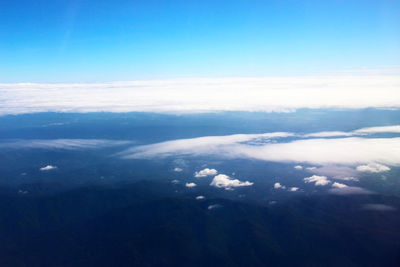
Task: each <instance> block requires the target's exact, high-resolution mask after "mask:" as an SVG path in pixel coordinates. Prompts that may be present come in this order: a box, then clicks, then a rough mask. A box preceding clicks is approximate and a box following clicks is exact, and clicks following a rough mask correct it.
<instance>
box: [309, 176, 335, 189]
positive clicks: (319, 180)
mask: <svg viewBox="0 0 400 267" xmlns="http://www.w3.org/2000/svg"><path fill="white" fill-rule="evenodd" d="M303 180H304V182H305V183H315V186H324V185H327V184H330V183H331V181H329V180H328V178H327V177H326V176H319V175H313V176H311V177H306V178H304V179H303Z"/></svg>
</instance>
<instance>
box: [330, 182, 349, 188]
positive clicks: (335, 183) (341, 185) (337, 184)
mask: <svg viewBox="0 0 400 267" xmlns="http://www.w3.org/2000/svg"><path fill="white" fill-rule="evenodd" d="M332 187H335V188H346V187H348V186H347V185H345V184H341V183H338V182H334V183H333V184H332Z"/></svg>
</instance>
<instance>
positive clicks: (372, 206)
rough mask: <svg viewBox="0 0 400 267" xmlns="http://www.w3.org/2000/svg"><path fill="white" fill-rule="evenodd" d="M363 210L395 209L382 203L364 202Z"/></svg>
mask: <svg viewBox="0 0 400 267" xmlns="http://www.w3.org/2000/svg"><path fill="white" fill-rule="evenodd" d="M363 209H365V210H376V211H395V210H397V209H396V208H395V207H393V206H389V205H384V204H366V205H364V206H363Z"/></svg>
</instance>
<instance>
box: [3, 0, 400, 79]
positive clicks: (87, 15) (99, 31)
mask: <svg viewBox="0 0 400 267" xmlns="http://www.w3.org/2000/svg"><path fill="white" fill-rule="evenodd" d="M398 14H400V2H399V1H387V0H381V1H367V0H362V1H361V0H360V1H292V0H289V1H232V0H230V1H225V0H220V1H216V0H212V1H208V0H203V1H161V0H159V1H152V0H148V1H126V0H121V1H104V0H96V1H94V0H85V1H83V0H69V1H61V0H60V1H43V0H37V1H30V0H20V1H15V0H2V1H0V83H22V82H34V83H93V82H111V81H132V80H157V79H176V78H217V77H218V78H220V77H266V76H293V75H304V74H305V75H310V74H311V75H315V74H321V73H322V74H326V73H332V72H343V71H344V72H346V71H353V70H363V71H365V70H373V71H380V70H382V69H383V70H386V69H388V68H389V69H391V68H397V67H398V65H399V62H400V16H398Z"/></svg>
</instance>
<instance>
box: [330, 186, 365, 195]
mask: <svg viewBox="0 0 400 267" xmlns="http://www.w3.org/2000/svg"><path fill="white" fill-rule="evenodd" d="M329 193H331V194H334V195H367V194H373V192H371V191H369V190H366V189H364V188H361V187H356V186H347V187H344V188H332V189H329Z"/></svg>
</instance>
